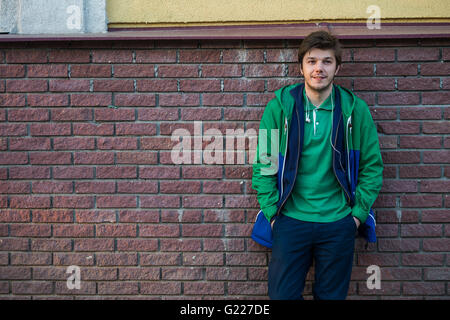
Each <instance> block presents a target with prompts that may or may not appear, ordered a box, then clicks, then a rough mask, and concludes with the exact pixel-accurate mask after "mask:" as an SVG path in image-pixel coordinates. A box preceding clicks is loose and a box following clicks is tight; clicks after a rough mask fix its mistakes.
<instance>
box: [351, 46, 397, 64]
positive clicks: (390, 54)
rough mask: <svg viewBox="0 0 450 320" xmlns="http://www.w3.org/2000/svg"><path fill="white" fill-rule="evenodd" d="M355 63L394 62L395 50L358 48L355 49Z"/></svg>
mask: <svg viewBox="0 0 450 320" xmlns="http://www.w3.org/2000/svg"><path fill="white" fill-rule="evenodd" d="M353 59H354V61H377V62H378V61H394V59H395V49H384V48H383V49H378V48H356V49H353Z"/></svg>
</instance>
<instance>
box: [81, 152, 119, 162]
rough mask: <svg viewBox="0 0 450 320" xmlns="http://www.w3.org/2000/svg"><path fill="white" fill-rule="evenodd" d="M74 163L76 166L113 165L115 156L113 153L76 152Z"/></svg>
mask: <svg viewBox="0 0 450 320" xmlns="http://www.w3.org/2000/svg"><path fill="white" fill-rule="evenodd" d="M73 161H74V164H113V163H114V154H113V153H112V152H75V153H74V154H73Z"/></svg>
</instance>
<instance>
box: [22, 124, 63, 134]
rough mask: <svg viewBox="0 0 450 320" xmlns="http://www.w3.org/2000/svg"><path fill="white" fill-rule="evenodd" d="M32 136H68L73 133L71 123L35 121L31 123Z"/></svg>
mask: <svg viewBox="0 0 450 320" xmlns="http://www.w3.org/2000/svg"><path fill="white" fill-rule="evenodd" d="M30 134H31V135H32V136H68V135H71V127H70V123H33V124H30Z"/></svg>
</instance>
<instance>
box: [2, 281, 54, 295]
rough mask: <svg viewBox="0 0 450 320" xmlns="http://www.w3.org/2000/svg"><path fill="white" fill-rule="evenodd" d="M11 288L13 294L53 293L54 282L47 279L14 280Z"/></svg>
mask: <svg viewBox="0 0 450 320" xmlns="http://www.w3.org/2000/svg"><path fill="white" fill-rule="evenodd" d="M11 288H12V289H11V290H12V293H13V294H17V295H20V294H31V295H38V294H52V293H53V284H52V283H51V282H45V281H20V282H12V286H11Z"/></svg>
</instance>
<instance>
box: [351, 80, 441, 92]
mask: <svg viewBox="0 0 450 320" xmlns="http://www.w3.org/2000/svg"><path fill="white" fill-rule="evenodd" d="M438 80H439V79H438ZM438 86H439V81H438ZM354 89H355V90H367V91H392V90H395V79H392V78H367V79H366V78H361V79H357V80H355V83H354Z"/></svg>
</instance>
